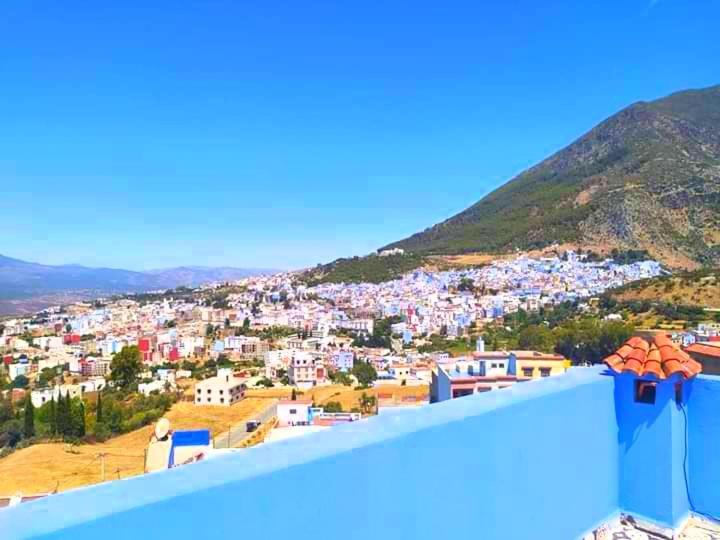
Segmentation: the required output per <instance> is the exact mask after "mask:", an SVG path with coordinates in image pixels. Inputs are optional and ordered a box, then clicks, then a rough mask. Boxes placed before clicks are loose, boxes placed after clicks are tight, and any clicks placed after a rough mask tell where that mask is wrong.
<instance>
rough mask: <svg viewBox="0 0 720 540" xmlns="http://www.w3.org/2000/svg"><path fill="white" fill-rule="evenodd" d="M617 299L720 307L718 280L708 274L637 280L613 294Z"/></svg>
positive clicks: (719, 281) (719, 283) (719, 285)
mask: <svg viewBox="0 0 720 540" xmlns="http://www.w3.org/2000/svg"><path fill="white" fill-rule="evenodd" d="M613 297H614V298H616V299H617V300H622V301H631V300H649V301H653V302H667V303H670V304H689V305H695V306H702V307H705V308H720V280H718V279H717V277H716V276H714V275H710V276H706V277H701V278H699V279H688V278H683V277H669V278H663V279H651V280H647V281H642V282H638V283H637V284H636V285H634V286H632V287H626V288H624V289H622V290H621V291H620V292H617V293H615V294H613Z"/></svg>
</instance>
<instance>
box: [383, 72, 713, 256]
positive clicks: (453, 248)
mask: <svg viewBox="0 0 720 540" xmlns="http://www.w3.org/2000/svg"><path fill="white" fill-rule="evenodd" d="M719 210H720V86H715V87H711V88H707V89H703V90H691V91H685V92H679V93H676V94H672V95H670V96H668V97H666V98H663V99H660V100H657V101H653V102H640V103H636V104H634V105H631V106H630V107H627V108H626V109H624V110H622V111H620V112H619V113H617V114H615V115H614V116H612V117H610V118H609V119H607V120H605V121H604V122H602V123H601V124H599V125H598V126H597V127H595V128H594V129H592V130H591V131H590V132H589V133H587V134H586V135H584V136H583V137H581V138H580V139H578V140H577V141H575V142H574V143H572V144H571V145H570V146H568V147H567V148H565V149H564V150H561V151H560V152H558V153H556V154H554V155H553V156H551V157H549V158H548V159H546V160H545V161H543V162H542V163H540V164H539V165H537V166H535V167H533V168H531V169H529V170H527V171H525V172H524V173H522V174H520V175H519V176H517V177H516V178H514V179H513V180H511V181H510V182H508V183H507V184H505V185H503V186H501V187H500V188H498V189H496V190H495V191H493V192H492V193H490V194H489V195H487V196H486V197H484V198H483V199H481V200H480V201H479V202H478V203H476V204H474V205H473V206H471V207H470V208H468V209H467V210H465V211H463V212H461V213H460V214H458V215H456V216H454V217H452V218H450V219H448V220H446V221H444V222H442V223H440V224H438V225H435V226H434V227H431V228H429V229H426V230H425V231H423V232H420V233H417V234H415V235H413V236H411V237H409V238H407V239H405V240H402V241H399V242H396V243H394V244H391V245H390V246H387V248H403V249H405V250H406V251H411V252H414V253H419V254H424V255H432V254H461V253H470V252H485V253H494V252H507V251H511V250H514V249H516V248H519V249H534V248H544V247H546V246H549V245H552V244H554V243H570V244H577V245H588V246H600V247H603V248H606V249H612V248H616V249H619V250H639V251H647V252H648V253H649V254H650V255H651V256H652V257H653V258H656V259H657V260H660V261H663V262H665V263H666V264H668V265H669V266H672V267H697V266H699V265H709V264H717V263H719V262H720V212H719Z"/></svg>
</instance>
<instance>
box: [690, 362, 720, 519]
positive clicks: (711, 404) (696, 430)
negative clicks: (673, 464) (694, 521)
mask: <svg viewBox="0 0 720 540" xmlns="http://www.w3.org/2000/svg"><path fill="white" fill-rule="evenodd" d="M685 411H686V413H687V419H688V432H687V441H688V448H689V449H690V452H689V456H688V459H687V465H686V468H687V474H688V483H689V488H690V502H691V504H692V508H693V510H694V511H695V512H699V513H704V514H710V515H712V516H715V517H718V516H720V377H717V376H702V377H698V378H696V379H695V380H693V381H692V384H690V385H689V386H688V388H687V406H686V407H685ZM684 421H685V418H683V422H684Z"/></svg>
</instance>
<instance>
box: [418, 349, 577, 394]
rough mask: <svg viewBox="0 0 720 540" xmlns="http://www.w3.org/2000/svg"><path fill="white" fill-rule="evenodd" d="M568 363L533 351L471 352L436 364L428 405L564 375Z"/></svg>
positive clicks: (554, 355) (562, 359) (550, 355)
mask: <svg viewBox="0 0 720 540" xmlns="http://www.w3.org/2000/svg"><path fill="white" fill-rule="evenodd" d="M568 366H569V363H568V362H567V361H566V360H565V359H564V358H563V357H562V356H560V355H556V354H545V353H540V352H536V351H493V352H475V353H473V356H472V359H469V358H463V359H458V360H454V361H451V362H444V363H438V364H437V369H436V370H435V371H434V372H433V374H432V380H431V382H430V402H431V403H436V402H438V401H445V400H448V399H453V398H457V397H462V396H468V395H471V394H476V393H481V392H488V391H490V390H498V389H501V388H507V387H509V386H512V385H513V384H515V383H517V382H522V381H529V380H531V379H536V378H544V377H550V376H552V375H561V374H563V373H565V371H566V370H567V368H568Z"/></svg>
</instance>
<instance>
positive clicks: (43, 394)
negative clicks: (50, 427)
mask: <svg viewBox="0 0 720 540" xmlns="http://www.w3.org/2000/svg"><path fill="white" fill-rule="evenodd" d="M60 394H62V396H63V397H66V396H67V395H68V394H69V395H70V397H71V398H76V397H81V396H82V388H80V385H79V384H63V385H61V386H54V387H52V388H43V389H42V390H33V391H32V392H31V393H30V401H32V404H33V407H36V408H37V407H42V406H43V405H44V404H45V403H47V402H48V401H50V400H52V399H54V400H55V401H57V400H58V398H59V397H60Z"/></svg>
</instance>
